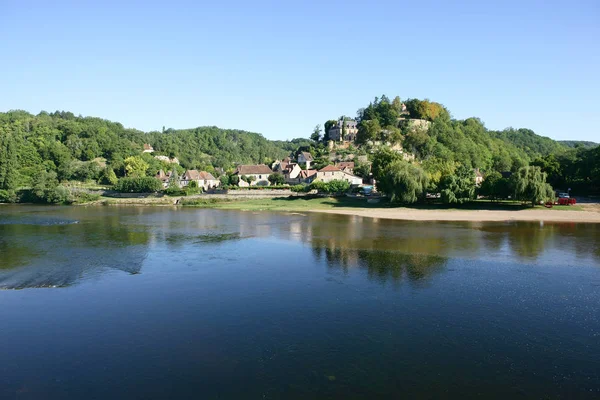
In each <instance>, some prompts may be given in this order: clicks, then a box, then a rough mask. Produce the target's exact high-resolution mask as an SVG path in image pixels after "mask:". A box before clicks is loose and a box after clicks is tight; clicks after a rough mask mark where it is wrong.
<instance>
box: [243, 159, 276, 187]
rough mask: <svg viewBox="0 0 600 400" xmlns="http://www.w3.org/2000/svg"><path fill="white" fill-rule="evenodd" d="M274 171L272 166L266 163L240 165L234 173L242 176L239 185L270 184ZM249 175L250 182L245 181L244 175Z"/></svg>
mask: <svg viewBox="0 0 600 400" xmlns="http://www.w3.org/2000/svg"><path fill="white" fill-rule="evenodd" d="M272 173H273V171H272V170H271V168H269V167H268V166H266V165H264V164H259V165H238V167H237V168H236V170H235V172H234V173H233V174H234V175H237V176H238V177H239V178H240V182H239V186H242V187H243V186H269V183H270V182H269V176H270V175H271V174H272ZM244 176H247V177H248V178H250V179H251V182H250V184H248V183H247V182H244V181H243V179H242V177H244Z"/></svg>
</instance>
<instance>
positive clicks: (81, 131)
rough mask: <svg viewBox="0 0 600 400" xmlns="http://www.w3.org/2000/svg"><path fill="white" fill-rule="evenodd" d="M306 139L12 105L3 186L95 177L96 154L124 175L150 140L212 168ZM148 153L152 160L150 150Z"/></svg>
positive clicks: (6, 116)
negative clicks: (131, 122) (154, 126)
mask: <svg viewBox="0 0 600 400" xmlns="http://www.w3.org/2000/svg"><path fill="white" fill-rule="evenodd" d="M307 142H308V139H306V140H304V139H297V140H295V141H270V140H267V139H265V138H264V137H263V136H262V135H260V134H258V133H253V132H246V131H241V130H233V129H220V128H217V127H198V128H194V129H183V130H175V129H165V130H163V131H162V132H148V133H145V132H142V131H139V130H136V129H127V128H125V127H123V125H122V124H120V123H118V122H112V121H108V120H104V119H101V118H94V117H81V116H75V115H74V114H73V113H71V112H58V111H57V112H54V113H47V112H41V113H39V114H38V115H32V114H29V113H27V112H25V111H9V112H6V113H0V189H2V188H3V186H4V187H7V186H11V187H15V186H16V187H20V186H27V185H30V184H31V182H32V179H33V177H34V176H35V175H36V174H37V173H38V172H39V171H41V170H45V171H54V172H56V173H57V176H58V179H59V180H61V181H62V180H70V179H74V180H85V178H92V179H93V176H90V175H94V174H93V173H90V171H89V170H90V169H97V168H96V167H94V166H93V165H91V164H92V160H100V162H101V163H102V164H103V163H105V162H106V163H107V164H108V165H109V167H110V168H112V169H113V170H115V172H116V173H117V176H122V175H123V174H124V164H123V163H124V160H125V159H126V158H127V157H129V156H134V155H136V156H139V155H140V154H141V153H142V150H143V145H144V144H145V143H148V144H150V145H151V146H153V147H154V150H155V154H161V155H166V156H170V157H177V158H178V159H179V161H180V163H181V166H182V167H183V168H189V169H208V170H213V168H217V167H220V168H224V169H228V168H232V167H233V166H234V165H235V164H237V163H242V164H244V163H245V164H252V163H268V162H270V161H271V160H273V159H275V158H283V157H285V156H287V155H288V154H289V153H290V151H292V150H295V149H296V148H297V147H298V146H300V145H303V144H306V143H307ZM146 158H147V159H148V160H147V161H152V160H151V159H152V157H150V156H149V155H148V156H146ZM151 167H152V165H151ZM154 167H155V168H154V169H153V168H150V169H149V170H148V173H149V174H153V173H156V171H155V169H156V168H158V166H157V165H156V164H155V165H154ZM7 169H11V170H13V171H16V172H17V173H16V174H12V175H13V176H12V177H11V180H12V181H14V182H13V183H12V184H11V185H2V180H3V178H2V177H3V176H4V175H6V173H5V172H6V170H7ZM3 171H5V172H3Z"/></svg>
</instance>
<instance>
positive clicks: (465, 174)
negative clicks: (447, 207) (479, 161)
mask: <svg viewBox="0 0 600 400" xmlns="http://www.w3.org/2000/svg"><path fill="white" fill-rule="evenodd" d="M440 195H441V199H442V201H443V202H444V203H447V204H453V203H458V204H462V203H465V202H468V201H471V200H473V199H474V198H475V172H474V171H473V169H472V168H470V167H467V166H466V165H461V166H460V167H458V168H457V169H456V171H455V173H454V174H452V175H445V176H444V177H442V179H441V181H440Z"/></svg>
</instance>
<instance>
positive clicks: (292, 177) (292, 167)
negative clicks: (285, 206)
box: [281, 163, 302, 184]
mask: <svg viewBox="0 0 600 400" xmlns="http://www.w3.org/2000/svg"><path fill="white" fill-rule="evenodd" d="M281 172H282V173H283V177H284V178H285V182H286V183H290V184H295V183H300V182H301V181H300V173H301V172H302V168H300V166H299V165H298V164H296V163H291V164H288V165H287V166H286V168H285V169H284V170H283V171H281Z"/></svg>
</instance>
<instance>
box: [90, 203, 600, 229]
mask: <svg viewBox="0 0 600 400" xmlns="http://www.w3.org/2000/svg"><path fill="white" fill-rule="evenodd" d="M174 200H177V199H174V198H169V197H162V198H144V199H135V198H130V199H110V200H109V201H108V202H107V203H104V204H107V205H130V206H150V205H152V206H173V203H174ZM182 200H184V201H191V202H192V204H185V205H188V206H192V207H199V208H215V209H229V210H240V211H281V212H320V213H329V214H340V215H356V216H361V217H369V218H383V219H398V220H412V221H548V222H551V221H554V222H588V223H600V204H598V203H587V204H578V205H577V206H574V207H573V208H571V207H565V206H562V207H555V208H553V209H547V208H542V207H536V208H529V207H527V208H520V207H519V205H516V207H515V208H514V209H510V208H506V207H514V205H513V206H510V205H509V206H502V205H498V204H493V203H490V204H479V205H477V207H480V208H469V209H460V208H458V209H457V208H450V209H444V208H419V207H414V208H413V207H389V206H386V205H382V204H368V203H366V202H365V201H364V200H360V199H349V198H313V199H302V198H296V199H293V198H292V199H290V198H255V199H236V201H227V199H220V198H213V197H212V196H211V197H208V196H201V197H200V196H198V197H195V198H187V199H182ZM96 204H102V203H101V202H97V203H96ZM503 207H504V208H503Z"/></svg>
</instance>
